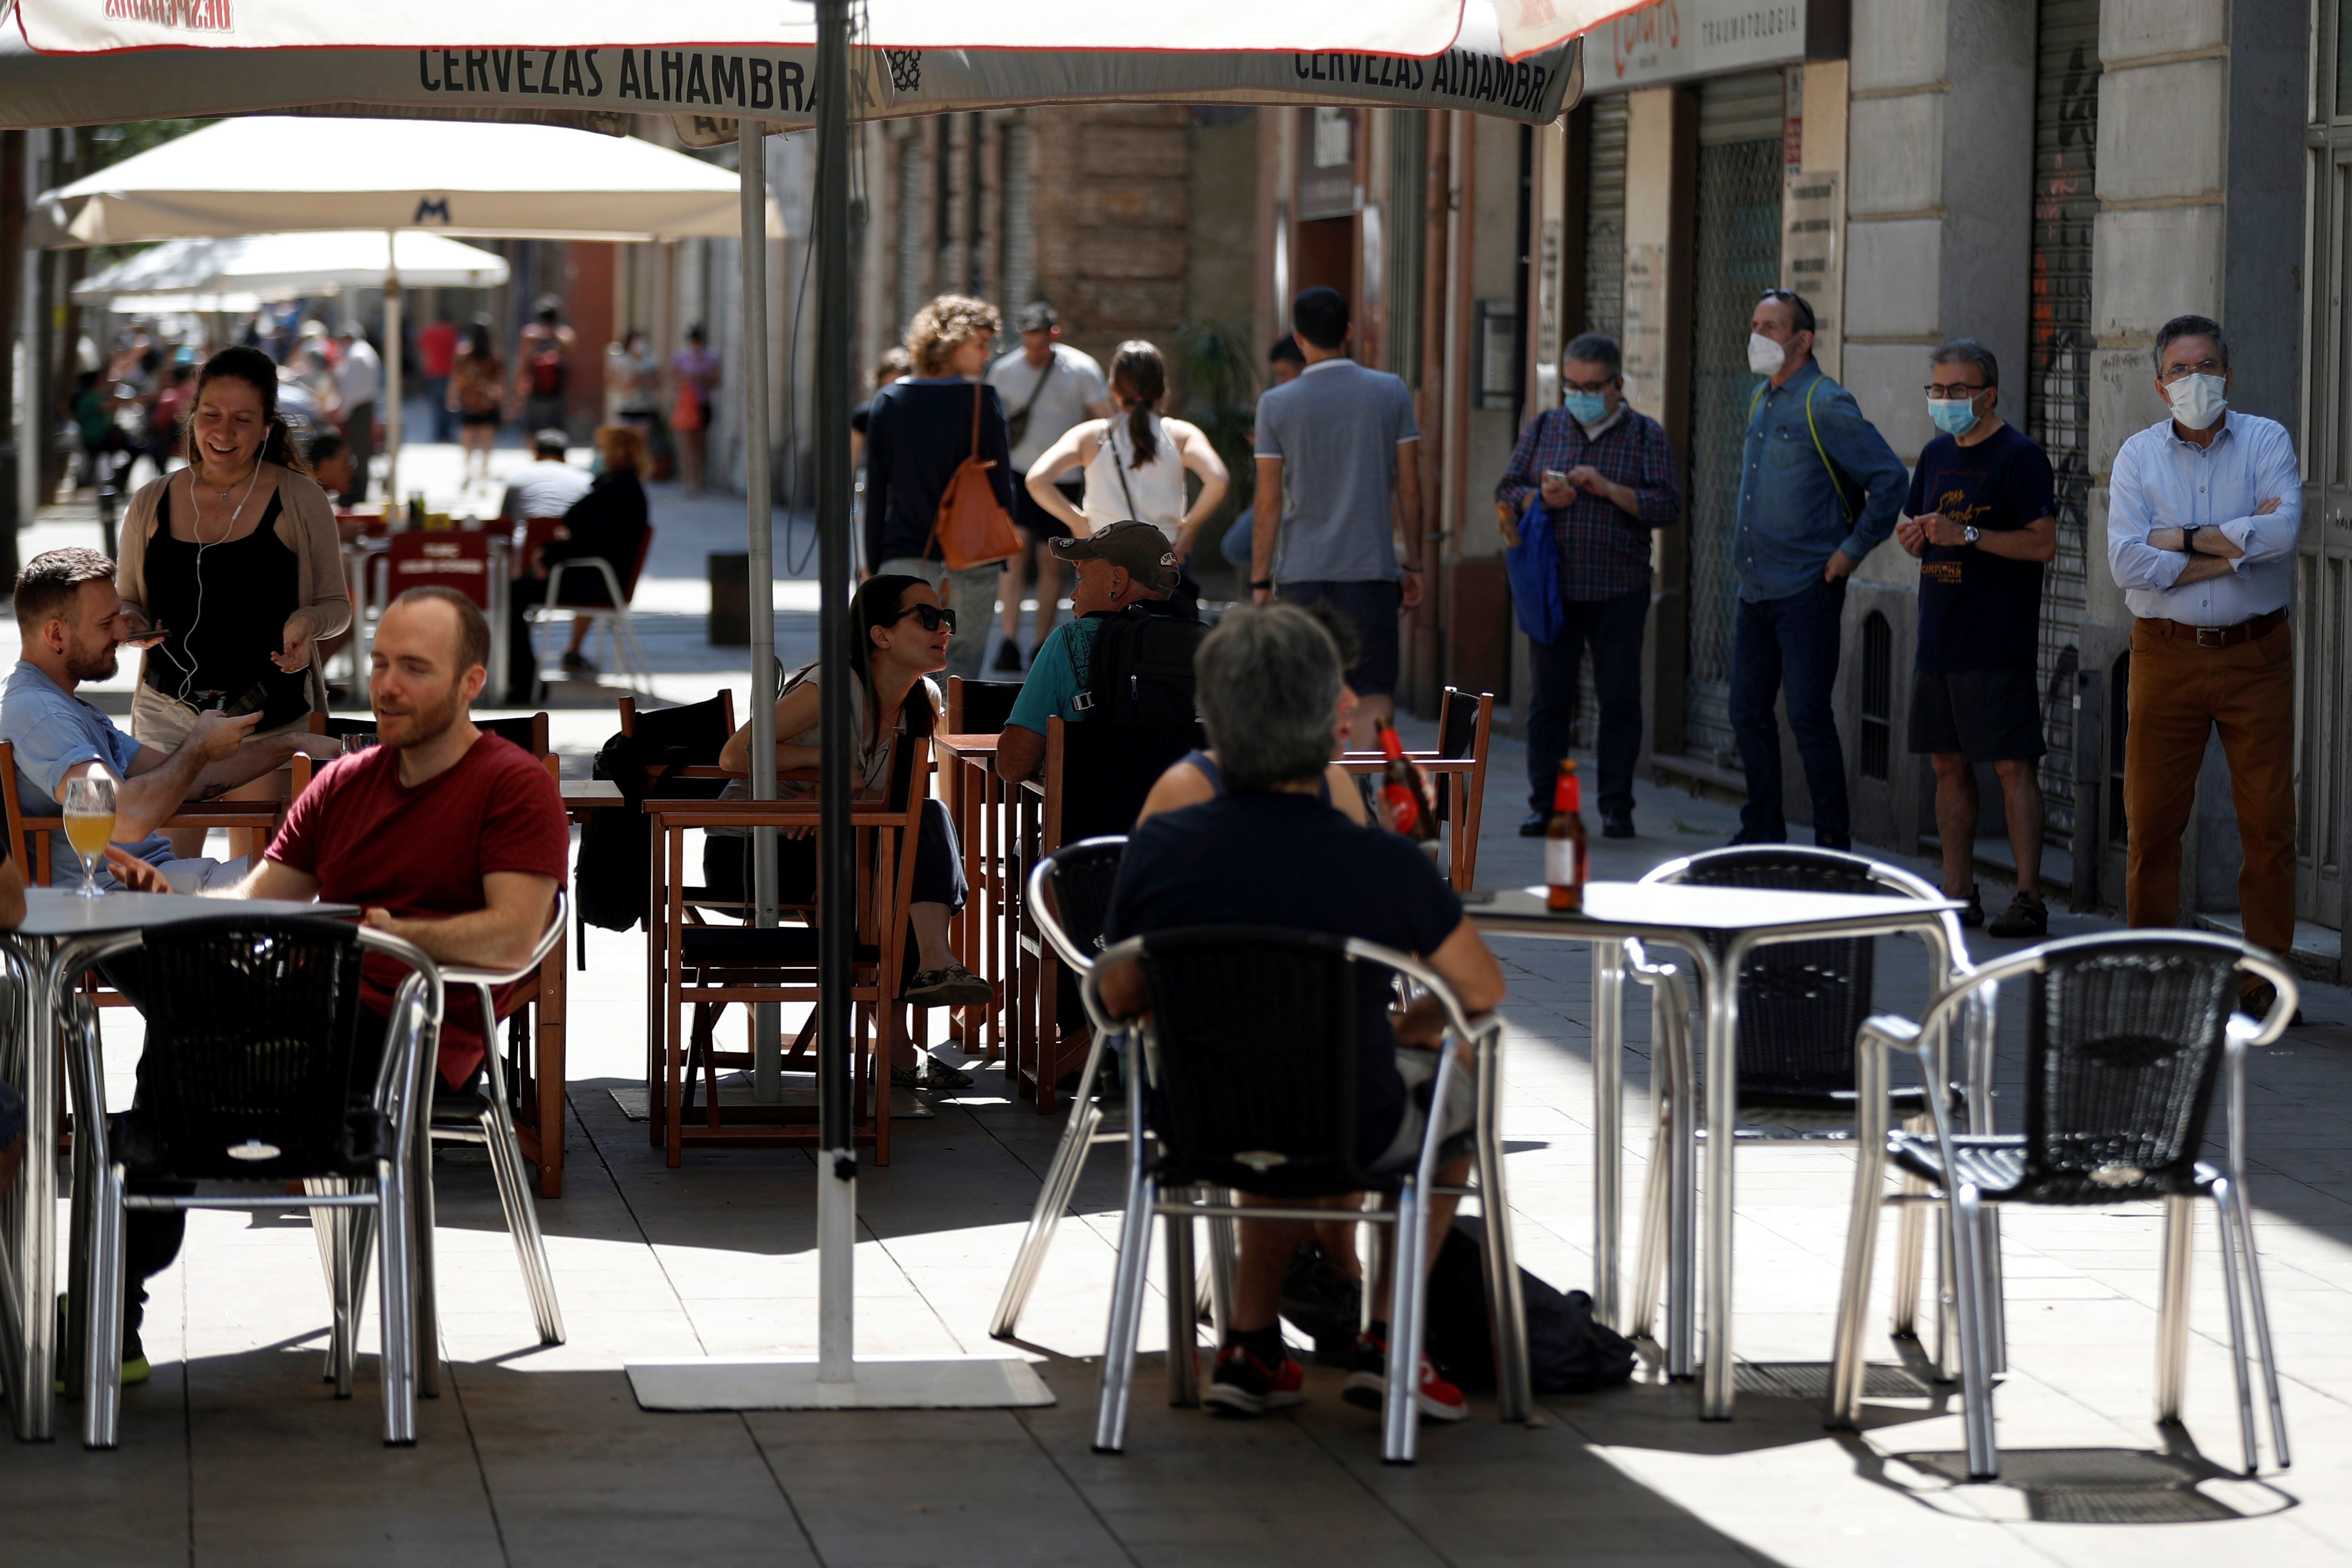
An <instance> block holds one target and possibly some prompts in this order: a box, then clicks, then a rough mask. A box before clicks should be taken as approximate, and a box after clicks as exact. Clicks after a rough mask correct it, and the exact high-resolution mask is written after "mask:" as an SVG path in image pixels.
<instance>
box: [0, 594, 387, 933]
mask: <svg viewBox="0 0 2352 1568" xmlns="http://www.w3.org/2000/svg"><path fill="white" fill-rule="evenodd" d="M16 627H17V631H18V633H19V635H20V636H21V637H23V638H24V650H23V651H24V658H22V659H21V660H19V661H18V663H17V665H16V668H15V670H13V671H12V672H11V673H10V674H9V676H8V679H7V684H6V685H5V687H0V741H5V742H8V743H9V744H10V746H11V747H12V748H14V750H15V752H16V796H17V800H18V803H19V804H20V805H22V807H23V809H24V813H25V815H26V816H59V815H61V814H62V808H61V807H60V806H59V805H58V799H59V797H60V796H62V795H64V794H65V788H66V784H67V781H68V780H70V779H77V778H80V777H83V776H84V775H86V774H89V773H93V772H103V773H107V774H109V775H110V776H111V777H112V778H113V779H114V781H115V802H114V830H115V840H114V842H115V843H116V844H117V845H119V846H120V847H121V848H123V849H124V850H125V851H127V852H128V853H129V854H131V856H132V857H134V858H138V859H141V860H144V861H147V862H148V863H149V864H151V865H153V866H155V867H157V868H160V869H161V870H162V871H163V875H164V877H165V878H166V879H169V880H170V882H171V884H172V889H173V891H174V892H181V893H193V892H199V891H202V890H204V889H207V888H215V887H228V886H232V885H234V884H235V883H236V880H237V879H239V878H241V877H243V876H244V875H245V872H246V869H247V867H246V863H245V861H244V860H243V859H242V858H240V859H236V860H231V861H226V862H223V861H219V860H212V859H205V858H194V859H177V858H173V852H172V841H171V840H170V839H169V838H167V837H164V836H163V833H162V832H161V831H160V829H161V827H162V826H163V823H164V822H166V821H168V820H169V819H170V818H171V816H173V813H175V812H177V811H178V810H179V809H180V806H181V804H182V803H183V802H184V801H186V800H187V799H188V798H189V797H191V796H192V795H215V794H218V793H219V792H220V791H222V790H224V789H230V788H234V787H235V786H236V785H238V784H247V783H249V782H251V781H252V780H254V779H257V778H259V777H261V776H262V775H263V774H264V773H273V772H275V771H277V770H278V768H281V767H284V766H285V765H286V764H287V763H289V761H291V760H292V759H293V757H294V755H295V753H296V752H303V751H308V752H310V753H311V754H312V755H314V756H334V755H336V754H337V753H338V752H339V751H340V747H339V746H338V745H337V744H336V743H335V742H330V741H329V740H328V739H327V738H326V737H325V736H323V735H312V734H310V733H308V732H307V731H304V732H300V733H296V734H283V735H272V736H268V737H265V738H263V739H261V740H257V741H253V740H247V736H248V735H249V734H251V733H252V731H253V727H254V726H255V725H256V724H257V723H259V722H260V721H261V715H260V714H259V713H257V712H256V713H247V714H245V715H243V716H241V717H237V718H231V717H229V716H228V715H226V714H223V713H205V714H203V715H201V716H200V717H198V719H197V720H196V721H195V724H194V727H193V728H191V729H190V730H189V731H188V734H187V738H186V739H185V740H184V741H182V742H180V744H179V746H178V747H177V748H176V749H174V750H173V751H170V752H163V751H159V750H157V749H156V748H155V747H153V746H146V745H142V744H140V742H137V741H135V740H133V739H132V738H131V736H130V735H129V734H128V733H127V732H125V731H122V730H121V729H119V728H118V727H117V726H116V725H115V723H114V721H112V720H111V719H110V718H108V717H107V716H106V715H105V714H104V713H103V712H101V711H100V710H98V709H97V708H96V707H94V706H92V705H91V704H89V703H88V702H85V701H83V700H81V699H80V698H79V697H77V696H76V695H74V692H75V689H76V688H77V687H79V685H80V684H81V682H83V681H85V680H104V679H108V678H109V677H110V676H111V675H113V673H114V671H115V665H116V657H115V650H116V649H117V648H119V647H121V646H122V643H123V642H124V640H125V639H126V637H127V635H128V628H127V627H126V626H124V624H123V614H122V600H121V596H120V595H117V594H116V593H115V591H114V563H113V562H111V561H110V560H108V559H107V558H106V557H105V556H103V555H101V554H100V553H99V552H97V551H95V550H79V549H71V550H52V551H49V552H47V553H45V554H41V555H36V556H35V557H33V559H32V560H30V561H28V562H26V563H25V569H24V571H23V572H22V573H20V574H17V578H16ZM50 841H51V842H50V854H51V861H50V864H51V866H52V868H54V874H55V875H57V876H58V877H60V878H62V877H65V876H67V875H68V874H69V873H70V869H71V868H74V867H76V866H78V865H79V859H78V858H77V857H76V856H75V854H74V851H73V847H72V846H71V845H70V844H68V842H67V841H66V836H65V834H64V832H63V831H62V830H58V831H53V832H52V833H51V835H50ZM99 879H100V883H101V885H104V886H109V887H111V886H114V885H115V883H114V879H113V877H112V875H111V874H110V872H108V871H107V870H105V869H104V868H100V870H99Z"/></svg>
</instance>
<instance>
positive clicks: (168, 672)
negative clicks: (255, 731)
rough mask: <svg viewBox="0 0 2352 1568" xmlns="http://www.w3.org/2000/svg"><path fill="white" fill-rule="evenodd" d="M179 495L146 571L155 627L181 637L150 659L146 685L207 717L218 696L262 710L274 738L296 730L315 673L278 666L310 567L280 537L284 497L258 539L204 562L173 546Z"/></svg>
mask: <svg viewBox="0 0 2352 1568" xmlns="http://www.w3.org/2000/svg"><path fill="white" fill-rule="evenodd" d="M173 488H174V487H173V486H169V485H167V486H165V487H164V489H163V500H162V501H161V502H160V503H159V504H158V505H157V506H156V509H155V534H154V537H153V538H152V539H150V540H149V541H148V542H147V563H146V577H147V618H148V620H149V621H150V622H151V623H152V624H154V625H157V626H162V627H163V628H164V629H165V630H166V631H168V632H169V633H170V634H171V636H170V637H167V638H166V639H165V640H164V641H163V643H161V644H160V645H158V646H157V647H154V648H152V649H151V650H149V652H148V654H147V661H146V666H145V669H144V671H143V674H142V679H144V680H145V682H146V683H147V684H148V685H149V686H151V687H153V688H154V689H156V690H158V691H160V692H162V693H163V695H164V696H166V697H173V698H178V699H180V700H184V701H186V702H189V703H192V704H194V705H196V706H199V707H201V706H208V705H209V703H210V700H211V699H212V698H213V697H214V696H215V694H217V695H221V696H225V697H226V699H227V700H228V702H229V704H230V705H231V706H232V707H236V708H237V709H238V710H241V711H250V710H251V709H252V708H253V707H254V706H255V705H256V704H258V705H259V706H260V708H261V712H262V719H261V723H260V725H259V726H258V727H259V728H261V729H264V730H274V729H276V728H277V727H278V726H279V725H281V724H289V723H291V722H293V721H295V720H297V719H299V718H300V717H301V716H302V715H303V714H304V713H306V712H308V711H310V683H309V676H308V673H307V672H305V671H302V670H296V671H294V672H293V673H292V674H290V675H289V674H287V673H285V672H283V671H281V670H280V669H279V668H278V667H277V666H276V665H274V664H272V663H270V662H269V656H270V655H271V654H273V653H277V652H278V651H280V650H281V649H282V648H283V647H285V642H286V617H287V616H290V615H292V614H293V613H294V611H295V608H296V607H297V605H298V603H299V600H298V597H297V595H299V592H300V583H301V563H299V561H298V560H297V559H296V557H295V554H294V552H293V551H292V550H291V549H290V548H289V547H288V545H287V543H286V542H285V541H284V540H282V539H280V538H278V515H279V513H280V512H281V511H282V510H284V509H283V508H282V507H281V506H280V504H279V497H278V492H277V491H275V490H272V491H271V492H270V494H269V504H268V506H266V507H264V508H263V509H262V512H261V521H259V522H257V523H256V524H254V528H253V531H252V532H251V533H248V534H247V535H246V536H245V537H244V538H243V539H233V540H230V541H228V542H226V543H224V544H208V545H205V546H204V548H203V549H202V551H201V552H200V551H199V550H198V548H197V547H196V545H195V544H194V543H193V542H190V541H187V540H184V539H174V538H173V537H172V491H173ZM200 556H201V559H199V557H200ZM256 688H258V690H256Z"/></svg>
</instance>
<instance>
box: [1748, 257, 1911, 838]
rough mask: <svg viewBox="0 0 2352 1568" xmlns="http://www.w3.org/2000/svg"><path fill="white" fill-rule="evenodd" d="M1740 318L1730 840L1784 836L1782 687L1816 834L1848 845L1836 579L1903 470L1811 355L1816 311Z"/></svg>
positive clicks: (1779, 297)
mask: <svg viewBox="0 0 2352 1568" xmlns="http://www.w3.org/2000/svg"><path fill="white" fill-rule="evenodd" d="M1748 325H1749V330H1748V369H1750V370H1752V371H1754V372H1755V373H1756V374H1759V375H1760V376H1763V377H1765V378H1766V379H1765V381H1764V383H1763V384H1761V385H1759V387H1757V389H1756V392H1755V395H1754V396H1753V398H1752V399H1751V400H1750V402H1749V405H1748V440H1747V444H1746V446H1745V447H1743V448H1742V449H1741V452H1740V458H1739V530H1738V534H1737V536H1736V537H1735V538H1734V539H1733V541H1732V550H1731V562H1732V569H1733V571H1734V572H1735V573H1737V574H1738V579H1739V612H1738V619H1737V620H1736V622H1735V623H1734V625H1733V629H1732V648H1731V729H1732V732H1733V733H1734V734H1735V735H1737V736H1738V740H1739V761H1740V765H1741V767H1742V768H1743V769H1744V770H1745V771H1746V773H1747V777H1748V804H1747V805H1744V806H1742V807H1741V808H1740V812H1739V833H1738V837H1735V838H1734V839H1733V840H1732V842H1733V843H1735V844H1778V843H1780V842H1781V841H1782V840H1784V839H1786V838H1787V837H1788V836H1789V825H1788V822H1787V820H1786V818H1785V817H1784V816H1782V813H1781V804H1780V723H1779V721H1777V720H1776V719H1775V718H1774V717H1773V711H1772V704H1773V700H1774V699H1775V698H1776V697H1778V696H1781V695H1784V694H1785V697H1786V700H1787V703H1788V709H1789V730H1790V733H1791V734H1793V735H1794V736H1795V737H1796V741H1797V754H1798V756H1799V757H1801V759H1803V762H1804V766H1805V789H1806V792H1807V793H1808V794H1809V795H1811V796H1812V805H1813V842H1814V843H1816V844H1820V845H1824V846H1826V847H1830V848H1832V849H1844V848H1847V847H1850V846H1851V845H1852V843H1853V838H1852V835H1851V832H1850V830H1849V826H1848V823H1849V817H1848V814H1847V810H1846V797H1845V752H1844V750H1843V748H1842V747H1841V746H1840V745H1839V744H1838V733H1837V719H1836V716H1835V715H1834V714H1833V713H1832V710H1831V708H1830V692H1831V689H1832V687H1834V686H1835V685H1836V684H1837V666H1838V644H1839V640H1840V637H1841V636H1842V634H1843V618H1844V613H1845V580H1846V578H1847V577H1849V576H1850V575H1852V574H1853V569H1854V568H1855V567H1857V566H1859V565H1861V564H1862V558H1863V557H1864V556H1865V555H1867V554H1869V553H1870V552H1871V551H1872V550H1873V549H1874V548H1875V547H1876V546H1877V545H1878V544H1879V543H1880V542H1882V541H1884V540H1885V538H1886V536H1887V535H1888V534H1890V533H1892V532H1893V531H1895V516H1896V514H1897V513H1899V512H1900V511H1901V510H1902V508H1903V500H1904V497H1905V495H1906V493H1907V492H1908V490H1909V489H1910V482H1911V477H1910V475H1909V474H1908V473H1907V472H1906V470H1905V469H1904V467H1903V462H1902V459H1901V458H1897V457H1895V453H1894V450H1893V448H1891V447H1888V446H1887V444H1886V439H1885V437H1883V436H1881V435H1879V433H1878V432H1877V430H1876V429H1875V428H1874V427H1873V426H1872V425H1871V423H1870V421H1869V420H1867V419H1864V417H1863V416H1862V409H1861V408H1860V407H1859V406H1858V405H1856V404H1855V403H1854V400H1853V394H1852V393H1850V392H1848V391H1847V390H1846V389H1845V388H1844V387H1843V386H1840V385H1839V384H1837V383H1836V382H1834V381H1832V380H1831V379H1830V378H1829V377H1828V376H1826V375H1823V374H1822V371H1821V367H1820V366H1819V365H1817V364H1815V363H1813V309H1812V307H1811V305H1808V304H1807V303H1806V302H1805V300H1804V298H1803V297H1802V296H1801V295H1799V294H1795V293H1791V292H1790V290H1788V289H1769V290H1768V291H1767V292H1766V293H1765V295H1764V297H1763V298H1762V299H1761V300H1758V301H1757V302H1756V310H1755V314H1754V316H1753V317H1752V319H1751V320H1750V321H1749V324H1748Z"/></svg>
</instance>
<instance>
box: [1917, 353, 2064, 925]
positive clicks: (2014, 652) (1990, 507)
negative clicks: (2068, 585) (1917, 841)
mask: <svg viewBox="0 0 2352 1568" xmlns="http://www.w3.org/2000/svg"><path fill="white" fill-rule="evenodd" d="M1999 400H2000V364H1999V363H1998V362H1996V361H1995V360H1994V358H1993V356H1992V351H1991V350H1990V349H1988V348H1986V347H1985V346H1984V345H1983V344H1982V343H1979V342H1975V341H1974V340H1973V339H1969V338H1955V339H1953V340H1952V341H1951V342H1948V343H1946V344H1944V345H1943V347H1941V348H1939V349H1937V351H1936V352H1935V353H1934V354H1933V355H1932V356H1931V358H1930V360H1929V363H1928V366H1927V417H1928V418H1929V419H1930V420H1931V421H1933V422H1934V424H1935V426H1936V428H1937V430H1938V431H1940V432H1942V434H1940V435H1938V436H1937V437H1935V438H1934V439H1933V440H1931V441H1929V442H1928V443H1927V446H1926V447H1923V448H1921V450H1920V453H1919V464H1918V467H1917V468H1915V469H1913V470H1912V474H1911V501H1910V505H1909V506H1908V507H1906V509H1905V510H1906V514H1907V515H1906V516H1905V517H1904V518H1903V520H1902V521H1899V522H1897V523H1896V524H1895V542H1896V543H1898V544H1900V545H1902V546H1903V548H1904V549H1905V550H1906V551H1908V552H1910V553H1911V554H1913V555H1915V556H1917V557H1918V558H1919V651H1918V657H1917V658H1916V660H1915V661H1914V665H1915V668H1913V670H1912V675H1911V736H1910V740H1911V751H1912V752H1913V753H1914V754H1915V755H1925V756H1927V758H1929V759H1930V760H1931V762H1932V763H1934V766H1935V769H1936V831H1937V835H1938V836H1939V837H1941V838H1942V840H1943V845H1944V891H1945V892H1946V893H1948V894H1949V895H1950V896H1951V897H1953V898H1955V899H1958V900H1961V902H1962V903H1963V904H1964V905H1965V906H1966V907H1965V908H1963V909H1962V910H1961V911H1960V923H1961V924H1963V925H1981V924H1983V923H1984V905H1983V902H1982V900H1980V899H1979V896H1978V893H1977V885H1976V880H1975V864H1976V856H1975V849H1976V828H1977V775H1976V764H1977V763H1991V764H1992V767H1993V772H1994V773H1995V775H1996V776H1998V777H1999V778H2000V793H2001V799H2002V804H2003V805H2004V806H2005V807H2006V811H2005V816H2006V817H2007V819H2008V824H2009V842H2010V847H2011V849H2012V850H2013V851H2014V852H2015V853H2016V856H2017V896H2016V898H2015V899H2014V900H2011V903H2010V906H2009V908H2008V909H2007V910H2004V911H2003V912H2001V913H2000V914H1999V915H1997V916H1995V917H1994V918H1993V921H1992V924H1991V925H1990V927H1989V928H1988V929H1989V930H1990V932H1991V933H1992V934H1993V935H1994V936H2003V937H2037V936H2047V935H2048V934H2049V932H2050V910H2049V909H2048V907H2047V906H2046V905H2044V904H2043V903H2042V888H2041V878H2042V782H2041V779H2040V778H2039V776H2038V770H2037V768H2036V766H2035V761H2036V759H2037V758H2039V757H2040V756H2041V755H2042V752H2045V751H2047V750H2049V747H2048V746H2047V745H2046V744H2045V743H2044V742H2043V740H2042V705H2041V700H2040V693H2039V691H2038V690H2037V689H2036V687H2035V684H2034V663H2035V655H2036V653H2037V652H2038V650H2039V646H2040V636H2041V626H2042V564H2043V563H2045V562H2047V561H2048V560H2049V559H2050V558H2051V557H2052V556H2053V555H2055V554H2056V553H2057V552H2058V519H2057V516H2056V511H2057V507H2056V505H2055V503H2054V501H2053V499H2052V498H2053V485H2052V480H2051V473H2050V459H2049V458H2046V457H2044V456H2042V448H2041V447H2037V446H2035V445H2034V444H2033V441H2032V438H2031V437H2028V436H2027V435H2026V434H2025V433H2024V432H2023V431H2021V430H2019V429H2017V428H2016V427H2015V426H2011V425H2008V424H2005V423H2004V422H2003V421H2002V420H2001V418H2000V416H1999V415H1997V414H1995V413H1994V412H1993V405H1994V404H1995V403H1997V402H1998V401H1999Z"/></svg>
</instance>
